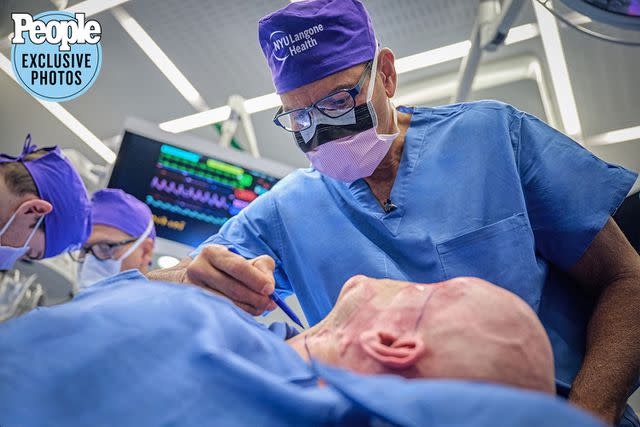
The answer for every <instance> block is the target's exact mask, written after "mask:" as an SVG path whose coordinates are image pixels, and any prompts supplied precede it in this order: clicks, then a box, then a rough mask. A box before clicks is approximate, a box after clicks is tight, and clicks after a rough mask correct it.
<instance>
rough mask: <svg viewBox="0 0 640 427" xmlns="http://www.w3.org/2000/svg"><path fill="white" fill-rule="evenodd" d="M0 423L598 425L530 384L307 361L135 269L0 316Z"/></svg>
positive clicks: (212, 300) (245, 319) (252, 326)
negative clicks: (405, 375) (375, 371)
mask: <svg viewBox="0 0 640 427" xmlns="http://www.w3.org/2000/svg"><path fill="white" fill-rule="evenodd" d="M318 378H322V379H323V380H324V381H325V383H326V385H325V386H323V387H318V385H317V380H318ZM0 425H1V426H7V427H12V426H21V427H31V426H34V427H36V426H37V427H40V426H68V427H75V426H94V427H98V426H109V427H112V426H119V427H125V426H136V427H144V426H150V427H151V426H153V427H159V426H166V427H168V426H180V427H191V426H193V427H200V426H225V427H226V426H269V427H271V426H296V427H300V426H330V425H335V426H360V425H363V426H364V425H371V426H390V425H396V426H424V425H443V426H444V425H447V426H454V425H455V426H459V425H465V426H469V427H512V426H519V427H537V426H540V425H545V426H551V427H564V426H581V427H601V426H602V424H601V423H599V422H598V421H597V420H595V419H593V418H592V417H590V416H588V415H587V414H585V413H583V412H581V411H579V410H577V409H576V408H574V407H572V406H571V405H569V404H567V403H565V402H563V401H562V400H561V399H559V398H553V397H550V396H547V395H543V394H540V393H536V392H529V391H524V390H517V389H513V388H509V387H502V386H497V385H491V384H483V383H469V382H464V381H442V380H404V379H402V378H400V377H397V376H360V375H356V374H352V373H349V372H346V371H343V370H341V369H338V368H330V367H327V366H323V365H321V364H319V363H314V364H312V365H309V364H307V363H305V361H304V360H303V359H302V358H301V357H300V356H299V355H298V354H297V353H296V352H295V351H294V350H293V349H292V348H291V347H289V345H287V344H286V343H284V342H283V341H282V339H281V338H279V337H277V336H276V335H274V334H273V333H272V332H270V331H269V330H267V328H265V327H264V326H263V325H261V324H259V323H258V322H256V321H255V320H254V319H253V318H252V317H250V316H249V315H247V314H246V313H244V312H242V310H240V309H238V308H236V307H235V306H234V305H233V304H231V303H230V302H228V301H227V300H224V299H222V298H220V297H217V296H215V295H213V294H211V293H209V292H206V291H203V290H202V289H199V288H196V287H192V286H187V285H171V284H165V283H157V282H156V283H154V282H149V281H146V280H145V279H144V278H143V277H142V276H141V275H140V274H139V273H137V272H128V273H124V274H121V275H118V276H115V277H113V278H111V279H108V280H105V281H102V282H99V283H97V284H95V285H93V286H92V287H91V288H89V289H87V290H86V291H84V292H83V293H81V294H80V295H79V296H78V297H77V298H76V299H74V300H73V301H71V302H69V303H66V304H63V305H60V306H56V307H51V308H38V309H36V310H35V311H33V312H31V313H28V314H26V315H24V316H22V317H18V318H16V319H12V320H10V321H8V322H6V323H2V324H0Z"/></svg>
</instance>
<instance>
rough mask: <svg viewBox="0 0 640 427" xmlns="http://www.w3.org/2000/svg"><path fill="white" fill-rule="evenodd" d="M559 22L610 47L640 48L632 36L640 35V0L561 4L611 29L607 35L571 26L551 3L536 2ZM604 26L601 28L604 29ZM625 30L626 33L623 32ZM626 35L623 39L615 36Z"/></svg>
mask: <svg viewBox="0 0 640 427" xmlns="http://www.w3.org/2000/svg"><path fill="white" fill-rule="evenodd" d="M535 1H536V2H537V3H538V4H540V5H541V6H542V7H544V8H545V9H547V11H548V12H550V13H551V14H553V15H554V16H555V17H556V19H558V20H560V21H562V22H563V23H564V24H566V25H567V26H569V27H570V28H573V29H574V30H577V31H579V32H581V33H582V34H585V35H587V36H590V37H593V38H596V39H599V40H603V41H606V42H610V43H615V44H621V45H626V46H640V40H638V39H637V38H634V36H631V38H629V36H630V33H631V32H634V31H640V0H559V1H560V2H561V3H562V4H564V5H565V7H568V8H571V9H573V10H575V11H576V12H577V13H579V14H582V15H583V16H586V17H588V18H590V19H592V20H593V21H594V22H597V23H599V24H604V26H603V27H605V28H608V29H607V30H605V31H606V33H610V34H605V33H604V32H602V31H601V30H600V29H598V30H594V29H592V28H587V27H585V26H583V25H581V23H580V24H576V23H574V22H571V21H570V20H568V19H567V18H566V17H564V16H563V15H562V14H561V13H558V12H556V11H554V9H553V8H552V7H550V3H551V0H535ZM601 26H602V25H601ZM621 30H626V31H621ZM617 33H624V35H623V36H618V35H616V34H617Z"/></svg>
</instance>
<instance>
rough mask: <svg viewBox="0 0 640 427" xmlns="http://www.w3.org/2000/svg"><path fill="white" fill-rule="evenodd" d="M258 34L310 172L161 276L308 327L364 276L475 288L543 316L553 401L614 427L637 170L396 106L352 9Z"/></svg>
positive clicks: (331, 3)
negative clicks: (281, 309)
mask: <svg viewBox="0 0 640 427" xmlns="http://www.w3.org/2000/svg"><path fill="white" fill-rule="evenodd" d="M258 36H259V42H260V46H261V47H262V50H263V52H264V55H265V58H266V61H267V65H268V66H269V69H270V71H271V76H272V79H273V83H274V85H275V88H276V92H277V93H278V94H279V95H280V99H281V101H282V107H281V108H280V109H279V110H278V112H277V114H276V116H275V117H274V124H275V125H276V126H278V127H280V128H282V130H283V132H285V133H288V134H289V135H290V138H291V139H292V143H293V144H296V146H297V147H298V148H299V149H300V150H302V152H303V153H304V154H305V155H306V156H307V158H308V159H309V162H310V163H311V167H310V168H308V169H303V170H298V171H296V172H294V173H292V174H291V175H289V176H288V177H287V178H285V179H283V180H282V181H281V182H279V184H278V185H277V186H276V187H275V188H274V189H273V190H272V191H270V192H269V193H267V194H265V195H264V196H261V197H260V198H258V199H257V200H256V201H255V202H254V203H252V204H251V205H250V206H249V207H248V208H246V209H244V210H243V211H242V212H241V213H240V214H239V215H238V216H236V217H234V218H232V219H231V220H230V221H228V222H227V223H226V224H225V225H224V226H223V227H222V228H221V230H220V231H219V232H218V233H217V234H216V235H214V236H212V237H211V238H209V239H208V240H207V241H205V242H204V243H203V244H202V245H200V247H199V248H198V249H197V250H196V251H194V252H193V253H192V254H191V256H190V257H188V258H186V259H184V260H183V261H182V262H181V263H180V264H179V265H178V266H176V267H174V268H172V269H170V270H166V271H161V272H157V273H155V274H152V277H154V278H158V279H163V280H173V281H177V282H190V283H194V284H198V285H200V286H203V287H205V288H210V289H213V290H216V291H218V292H221V293H222V294H224V295H226V296H228V297H229V298H231V299H232V300H234V301H235V302H236V303H237V304H238V305H239V306H240V307H242V308H244V309H246V310H247V311H248V312H250V313H252V314H258V313H261V312H263V311H264V310H265V309H266V308H268V307H269V304H270V299H269V298H268V295H269V294H270V293H272V292H274V290H275V291H276V292H278V293H279V294H281V295H282V296H285V295H287V294H290V293H295V294H296V295H297V297H298V299H299V300H300V303H301V305H302V308H303V310H304V312H305V315H306V317H307V319H308V320H309V322H310V323H311V324H315V323H317V322H319V321H320V320H321V319H322V318H323V317H325V316H326V314H327V313H328V312H329V311H330V310H331V307H332V306H333V304H335V302H336V299H337V297H338V294H339V292H340V284H341V283H344V282H345V281H346V280H348V279H349V278H350V277H352V276H353V275H356V274H364V275H366V276H369V277H375V278H391V279H396V280H403V281H410V282H418V283H433V282H440V281H443V280H447V279H451V278H455V277H458V276H474V277H478V278H481V279H484V280H487V281H490V282H492V283H495V284H497V285H499V286H501V287H504V288H505V289H507V290H510V291H511V292H513V293H515V294H516V295H518V296H520V297H521V298H522V299H523V300H524V301H526V302H527V303H528V304H529V305H530V306H531V307H532V308H533V309H534V310H535V311H536V312H537V313H538V315H539V316H540V317H541V319H542V322H543V324H544V326H545V328H546V330H547V332H548V334H549V336H550V337H551V343H552V346H553V350H554V357H555V366H556V380H557V382H556V385H557V387H558V391H559V392H560V393H561V394H562V395H564V396H567V397H568V398H569V400H570V401H571V402H572V403H574V404H575V405H578V406H580V407H583V408H585V409H588V410H590V411H592V412H593V413H594V414H597V415H598V416H599V417H601V418H602V419H603V420H605V421H606V422H608V423H614V422H617V421H618V420H620V419H621V416H622V414H623V412H624V411H625V402H626V400H627V398H628V396H629V394H630V393H631V392H632V391H633V389H634V388H635V383H636V381H637V380H638V373H639V372H640V344H639V343H640V311H639V310H638V307H639V306H640V257H639V256H638V254H637V253H636V252H635V251H634V250H633V248H632V247H631V245H630V244H629V243H628V241H627V240H626V238H625V237H624V235H623V234H622V233H621V231H620V229H619V228H618V226H617V225H616V224H615V222H614V221H613V220H612V219H611V215H612V214H613V213H614V212H615V210H616V209H617V207H618V206H619V205H620V203H621V202H622V200H623V199H624V197H625V196H626V195H627V193H628V192H629V190H630V189H631V187H632V185H633V183H634V182H635V180H636V178H637V175H636V174H635V173H632V172H630V171H628V170H626V169H624V168H622V167H619V166H616V165H612V164H608V163H606V162H604V161H602V160H600V159H598V158H597V157H595V156H594V155H593V154H591V153H590V152H588V151H587V150H585V149H584V148H583V147H581V146H580V145H579V144H577V143H576V142H574V141H573V140H571V139H570V138H568V137H567V136H565V135H563V134H562V133H560V132H558V131H556V130H555V129H553V128H551V127H549V126H548V125H546V124H545V123H544V122H542V121H540V120H538V119H537V118H535V117H533V116H531V115H529V114H527V113H524V112H522V111H518V110H517V109H515V108H513V107H511V106H509V105H505V104H502V103H499V102H494V101H481V102H473V103H462V104H456V105H448V106H443V107H435V108H427V107H411V108H409V107H398V108H396V107H395V106H394V105H393V104H392V101H391V100H392V98H393V96H394V95H395V93H396V89H397V86H398V76H397V72H396V69H395V58H394V54H393V52H392V51H391V50H390V49H388V48H386V47H382V46H380V45H379V43H378V41H379V40H378V39H376V34H375V31H374V28H373V26H372V23H371V19H370V18H369V15H368V14H367V11H366V10H365V8H364V6H363V5H362V4H361V3H360V2H359V1H357V0H311V1H304V2H293V3H291V4H288V5H287V6H286V7H284V8H282V9H280V10H278V11H275V12H273V13H272V14H270V15H267V16H265V17H264V18H262V19H261V20H260V22H259V24H258ZM228 246H233V247H234V250H235V251H237V252H239V253H240V254H241V255H237V254H235V253H233V252H231V251H229V250H227V247H228ZM273 270H278V271H277V272H276V273H277V274H276V275H275V276H276V277H278V278H279V279H278V280H277V283H276V280H275V279H274V274H273ZM470 327H471V325H470ZM628 411H630V409H628ZM625 417H627V416H626V415H625ZM633 417H634V422H635V423H636V425H638V424H637V419H635V416H633ZM621 422H623V423H624V422H626V421H624V419H623V421H621Z"/></svg>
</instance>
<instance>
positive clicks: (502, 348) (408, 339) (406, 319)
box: [289, 276, 554, 393]
mask: <svg viewBox="0 0 640 427" xmlns="http://www.w3.org/2000/svg"><path fill="white" fill-rule="evenodd" d="M289 343H290V344H291V345H292V346H293V347H294V348H295V349H296V350H297V351H298V352H299V353H300V354H301V355H303V357H306V355H307V351H306V350H305V348H304V347H305V343H306V346H307V347H308V349H309V353H310V354H311V356H312V357H313V358H315V359H318V360H320V361H322V362H325V363H329V364H334V365H337V366H341V367H343V368H347V369H351V370H353V371H356V372H360V373H363V374H382V373H393V374H397V375H402V376H404V377H406V378H453V379H465V380H472V381H473V380H477V381H487V382H494V383H501V384H507V385H512V386H515V387H522V388H527V389H532V390H538V391H544V392H549V393H553V392H554V379H553V354H552V351H551V345H550V344H549V339H548V337H547V335H546V333H545V331H544V328H543V327H542V324H541V323H540V321H539V320H538V318H537V316H536V314H535V313H534V312H533V310H532V309H531V308H530V307H529V306H528V305H527V304H526V303H525V302H524V301H522V300H521V299H520V298H518V297H517V296H515V295H514V294H512V293H511V292H509V291H506V290H504V289H502V288H499V287H497V286H495V285H492V284H491V283H489V282H486V281H484V280H481V279H475V278H457V279H453V280H448V281H446V282H441V283H436V284H429V285H422V284H416V283H408V282H398V281H392V280H375V279H370V278H367V277H364V276H356V277H354V278H352V279H351V280H349V281H348V282H347V283H346V284H345V285H344V287H343V289H342V292H341V293H340V296H339V297H338V301H337V302H336V305H335V307H334V309H333V310H332V311H331V313H329V315H328V316H327V317H326V318H325V319H324V320H323V321H322V322H320V323H319V324H317V325H316V326H314V327H313V328H311V329H309V330H308V331H306V332H305V333H304V334H301V335H299V336H297V337H295V338H294V339H292V340H290V341H289Z"/></svg>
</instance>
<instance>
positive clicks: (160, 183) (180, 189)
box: [150, 176, 229, 209]
mask: <svg viewBox="0 0 640 427" xmlns="http://www.w3.org/2000/svg"><path fill="white" fill-rule="evenodd" d="M150 186H151V188H153V189H156V190H158V191H164V192H165V193H169V194H173V195H174V196H178V197H184V198H185V199H191V200H195V201H196V202H201V203H206V204H208V205H209V206H212V207H215V208H218V209H228V208H229V201H228V200H227V197H226V196H224V195H222V194H217V193H215V192H210V191H202V190H200V189H196V188H194V187H185V186H184V184H177V183H176V182H174V181H169V180H167V179H164V178H158V177H157V176H154V177H153V179H152V180H151V184H150Z"/></svg>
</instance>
